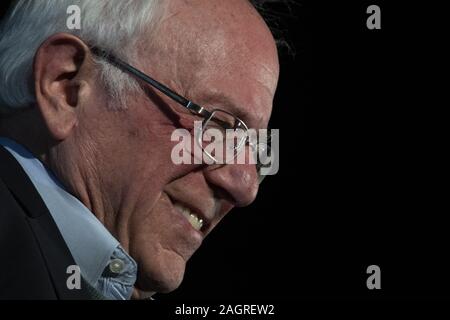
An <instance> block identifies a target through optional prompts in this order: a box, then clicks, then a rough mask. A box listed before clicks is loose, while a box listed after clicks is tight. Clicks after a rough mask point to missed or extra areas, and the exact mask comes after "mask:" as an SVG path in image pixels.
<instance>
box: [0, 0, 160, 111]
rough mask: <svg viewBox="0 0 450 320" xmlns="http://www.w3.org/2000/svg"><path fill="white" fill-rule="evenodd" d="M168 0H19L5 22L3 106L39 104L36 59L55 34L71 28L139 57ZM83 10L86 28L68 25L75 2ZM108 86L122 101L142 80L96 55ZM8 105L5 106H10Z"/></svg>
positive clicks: (0, 55)
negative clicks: (144, 37) (140, 46)
mask: <svg viewBox="0 0 450 320" xmlns="http://www.w3.org/2000/svg"><path fill="white" fill-rule="evenodd" d="M162 2H163V1H162V0H57V1H56V0H18V1H16V3H15V4H14V5H13V7H12V9H11V11H10V13H9V14H8V16H7V17H6V18H5V19H4V21H3V22H2V24H1V25H0V111H1V110H2V109H1V107H5V108H6V110H9V111H14V110H18V109H22V108H26V107H30V106H33V105H34V104H35V103H36V101H35V92H34V87H33V80H32V77H33V60H34V56H35V54H36V51H37V50H38V48H39V46H40V45H41V44H42V43H43V42H44V41H45V40H46V39H47V38H48V37H50V36H51V35H53V34H56V33H59V32H67V33H71V34H74V35H76V36H78V37H80V38H81V39H82V40H83V41H85V42H86V43H88V44H90V45H95V46H98V47H102V48H104V49H106V50H109V51H110V52H112V53H114V54H115V55H117V56H119V57H121V58H123V59H130V60H131V59H136V58H137V56H136V55H137V49H136V42H137V41H138V40H139V39H140V36H141V35H142V34H143V33H144V32H145V31H147V30H150V29H151V26H153V25H154V24H155V23H156V21H157V20H158V17H159V14H158V12H159V11H160V10H159V9H161V8H162V6H161V4H162ZM72 5H77V6H78V7H79V8H80V9H81V28H80V29H79V30H70V29H69V28H68V27H67V19H68V18H69V17H70V15H69V14H68V13H67V9H68V7H69V6H72ZM96 62H97V63H98V65H99V67H100V75H101V78H102V80H103V83H104V85H105V88H106V89H107V91H108V92H109V93H110V94H111V95H112V96H113V97H114V98H116V99H118V100H119V101H122V100H121V98H122V96H123V93H124V91H125V90H130V89H133V88H136V86H137V84H136V82H135V81H134V80H133V79H132V78H131V77H128V76H127V75H125V74H124V73H122V72H121V71H120V70H119V69H117V68H115V67H113V66H112V65H110V64H108V63H106V62H104V61H101V60H100V59H98V60H96ZM6 110H3V111H6Z"/></svg>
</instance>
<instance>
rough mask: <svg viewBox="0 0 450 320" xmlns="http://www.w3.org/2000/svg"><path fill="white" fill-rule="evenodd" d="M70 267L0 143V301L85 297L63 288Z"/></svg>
mask: <svg viewBox="0 0 450 320" xmlns="http://www.w3.org/2000/svg"><path fill="white" fill-rule="evenodd" d="M70 265H75V262H74V259H73V257H72V255H71V254H70V251H69V249H68V248H67V245H66V243H65V242H64V239H63V238H62V236H61V234H60V232H59V230H58V228H57V226H56V224H55V222H54V221H53V219H52V216H51V215H50V212H49V211H48V209H47V207H46V206H45V203H44V201H43V200H42V198H41V197H40V195H39V193H38V192H37V190H36V189H35V187H34V185H33V184H32V182H31V181H30V179H29V178H28V176H27V175H26V173H25V172H24V171H23V169H22V167H21V166H20V165H19V163H18V162H17V161H16V160H15V158H14V157H13V156H12V155H11V154H10V153H9V152H8V151H7V150H5V149H4V148H3V147H1V146H0V300H1V299H90V298H92V295H91V294H90V291H89V290H88V289H87V288H86V286H85V285H83V284H82V286H81V290H76V289H75V290H69V289H68V288H67V285H66V283H67V278H68V277H69V276H70V274H67V273H66V270H67V267H68V266H70Z"/></svg>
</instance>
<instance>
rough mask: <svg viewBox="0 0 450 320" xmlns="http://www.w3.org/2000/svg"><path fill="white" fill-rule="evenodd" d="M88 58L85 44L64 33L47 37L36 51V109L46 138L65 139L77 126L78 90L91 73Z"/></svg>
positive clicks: (87, 49) (85, 82)
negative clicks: (40, 117)
mask: <svg viewBox="0 0 450 320" xmlns="http://www.w3.org/2000/svg"><path fill="white" fill-rule="evenodd" d="M88 55H89V48H88V47H87V46H86V44H85V43H84V42H83V41H81V40H80V39H79V38H77V37H75V36H73V35H71V34H67V33H59V34H55V35H53V36H51V37H50V38H48V39H47V40H46V41H45V42H44V43H43V44H42V45H41V46H40V47H39V49H38V51H37V52H36V56H35V58H34V87H35V93H36V101H37V108H38V109H39V111H40V114H41V116H42V118H43V120H44V123H45V125H46V127H47V129H48V131H49V135H50V136H51V137H52V138H53V139H55V140H57V141H62V140H65V139H66V138H67V137H68V136H69V135H70V134H71V133H72V132H73V129H74V128H75V127H76V125H77V122H78V114H79V113H80V112H79V109H80V96H81V91H82V89H83V86H85V85H86V84H87V81H85V79H84V78H85V77H87V76H88V75H89V74H90V73H91V72H89V71H90V70H91V69H90V65H89V63H88V62H87V56H88ZM91 68H92V67H91ZM91 71H92V70H91ZM77 108H78V109H77ZM77 111H78V112H77Z"/></svg>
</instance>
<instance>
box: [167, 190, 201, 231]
mask: <svg viewBox="0 0 450 320" xmlns="http://www.w3.org/2000/svg"><path fill="white" fill-rule="evenodd" d="M168 197H169V199H170V201H171V202H172V205H173V208H174V209H175V211H177V212H178V213H180V215H181V216H182V217H184V219H186V221H187V222H188V223H189V225H190V226H191V227H192V229H194V230H195V231H196V232H198V233H200V234H201V235H202V236H204V232H203V231H205V230H207V229H208V226H209V219H207V218H206V216H205V214H203V212H202V211H201V210H199V209H196V208H195V207H194V206H191V205H188V204H186V203H184V202H181V201H179V200H177V199H175V198H173V197H172V196H171V195H169V194H168Z"/></svg>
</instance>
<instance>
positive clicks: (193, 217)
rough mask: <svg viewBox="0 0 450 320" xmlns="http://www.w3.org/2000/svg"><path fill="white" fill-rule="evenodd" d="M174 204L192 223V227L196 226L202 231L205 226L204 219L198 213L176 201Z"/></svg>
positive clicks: (195, 227)
mask: <svg viewBox="0 0 450 320" xmlns="http://www.w3.org/2000/svg"><path fill="white" fill-rule="evenodd" d="M174 206H175V208H177V209H178V211H180V212H181V213H182V214H183V216H184V217H185V218H186V219H187V220H188V221H189V223H190V224H191V226H192V228H194V229H195V230H197V231H200V230H201V229H202V227H203V219H200V218H199V217H198V215H197V214H195V213H193V212H191V210H190V209H189V208H186V207H185V206H183V205H182V204H180V203H175V204H174Z"/></svg>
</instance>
